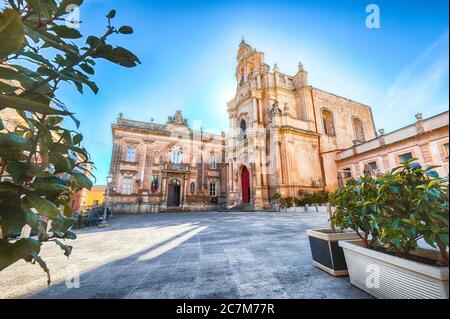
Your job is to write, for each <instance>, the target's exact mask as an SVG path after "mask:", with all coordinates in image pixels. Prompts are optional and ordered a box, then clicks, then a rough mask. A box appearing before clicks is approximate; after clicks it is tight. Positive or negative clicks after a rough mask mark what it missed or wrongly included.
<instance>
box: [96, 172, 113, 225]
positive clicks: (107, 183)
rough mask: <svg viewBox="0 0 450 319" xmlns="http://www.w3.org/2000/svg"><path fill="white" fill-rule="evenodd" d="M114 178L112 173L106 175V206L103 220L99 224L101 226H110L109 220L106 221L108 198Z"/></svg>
mask: <svg viewBox="0 0 450 319" xmlns="http://www.w3.org/2000/svg"><path fill="white" fill-rule="evenodd" d="M112 180H113V176H112V175H111V174H109V175H108V177H106V199H105V207H104V209H103V220H102V222H101V223H100V224H99V227H107V226H108V222H107V221H106V216H107V210H108V200H109V185H110V184H111V182H112Z"/></svg>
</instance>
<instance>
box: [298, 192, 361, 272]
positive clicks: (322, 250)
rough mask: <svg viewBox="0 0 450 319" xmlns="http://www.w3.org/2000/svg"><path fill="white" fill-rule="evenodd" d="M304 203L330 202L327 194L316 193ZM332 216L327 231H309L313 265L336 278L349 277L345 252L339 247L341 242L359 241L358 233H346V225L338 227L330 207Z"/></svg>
mask: <svg viewBox="0 0 450 319" xmlns="http://www.w3.org/2000/svg"><path fill="white" fill-rule="evenodd" d="M304 201H305V202H307V203H310V204H323V203H326V202H327V201H328V193H327V192H316V193H313V194H309V195H306V196H305V197H304ZM328 210H329V214H330V227H329V228H325V229H311V230H308V231H307V234H308V237H309V244H310V247H311V254H312V258H313V264H314V265H315V266H317V267H318V268H320V269H322V270H325V271H326V272H328V273H330V274H332V275H334V276H343V275H347V274H348V271H347V264H346V262H345V257H344V252H343V250H342V248H340V247H339V244H338V241H339V240H352V239H357V238H358V234H357V233H356V232H349V231H346V228H347V227H346V226H345V225H343V224H342V225H339V227H336V225H335V224H336V219H335V218H334V216H333V213H332V211H331V207H330V206H328Z"/></svg>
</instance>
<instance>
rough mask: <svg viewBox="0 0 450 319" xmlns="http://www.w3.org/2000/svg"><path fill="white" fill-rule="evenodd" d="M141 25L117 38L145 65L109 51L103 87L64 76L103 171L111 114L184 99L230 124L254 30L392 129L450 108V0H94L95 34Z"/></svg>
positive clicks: (88, 9) (146, 112) (189, 109)
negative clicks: (369, 22) (245, 47)
mask: <svg viewBox="0 0 450 319" xmlns="http://www.w3.org/2000/svg"><path fill="white" fill-rule="evenodd" d="M369 3H376V4H377V5H378V6H379V7H380V17H381V28H380V29H367V28H366V27H365V19H366V16H367V13H366V12H365V7H366V5H367V4H369ZM112 8H114V9H116V10H117V17H116V19H115V20H114V23H115V24H116V25H118V26H120V25H124V24H127V25H131V26H133V28H134V30H135V33H134V34H133V35H131V36H117V38H115V39H114V40H113V41H114V42H115V43H116V44H120V45H123V46H125V47H127V48H129V49H131V50H132V51H133V52H135V53H136V54H137V55H138V56H139V58H140V59H141V61H142V65H140V66H138V67H136V68H134V69H125V68H120V67H118V66H115V65H112V64H109V63H107V62H101V63H99V64H98V67H97V69H96V71H97V72H96V75H95V77H94V79H95V81H96V82H97V84H98V85H99V86H100V92H99V94H98V95H93V94H91V93H85V94H84V95H79V94H78V93H77V92H76V91H75V90H72V89H67V88H63V90H62V92H61V93H60V97H62V99H63V100H64V101H65V102H66V103H67V104H68V105H69V106H71V107H72V109H73V110H74V111H75V112H76V113H77V116H78V118H79V119H80V120H81V122H82V125H81V131H82V132H83V133H84V135H85V137H86V140H85V146H86V147H87V149H88V150H89V151H90V153H91V154H92V157H93V160H94V161H95V163H96V166H97V170H96V172H95V174H96V175H97V177H98V180H97V183H104V182H105V176H106V175H107V174H108V170H109V163H110V154H111V148H112V141H111V128H110V125H111V123H112V122H114V121H115V119H116V117H117V115H118V113H119V112H122V113H123V114H124V116H125V117H126V118H131V119H137V120H144V121H147V120H150V118H154V119H155V121H162V122H165V121H166V119H167V116H168V115H173V113H174V112H175V110H177V109H180V110H182V111H183V113H184V114H185V116H187V118H188V119H189V121H190V123H192V121H193V120H201V121H202V126H203V127H204V128H205V129H208V128H215V129H217V130H226V129H227V127H228V116H227V112H226V102H227V101H228V100H230V99H231V98H232V97H233V94H234V90H235V87H236V83H235V79H234V68H235V64H236V52H237V48H238V44H239V42H240V39H241V37H242V36H244V37H245V39H246V42H247V43H249V44H250V45H252V46H253V47H254V48H256V49H257V50H260V51H263V52H265V57H266V62H267V63H268V64H269V65H271V66H273V63H277V64H278V66H279V68H280V69H281V71H283V72H285V73H287V74H294V73H295V72H296V69H297V65H298V62H299V61H301V62H302V63H303V65H304V67H305V69H306V70H307V71H308V72H309V79H310V84H311V85H313V86H315V87H318V88H320V89H323V90H325V91H329V92H332V93H335V94H338V95H342V96H344V97H347V98H351V99H353V100H356V101H359V102H362V103H365V104H368V105H370V106H372V108H373V113H374V118H375V124H376V127H377V128H378V129H379V128H384V129H385V130H386V131H387V132H388V131H391V130H394V129H396V128H399V127H401V126H403V125H406V124H409V123H411V122H413V121H414V114H416V113H418V112H422V113H423V114H424V116H425V117H427V116H430V115H433V114H436V113H439V112H443V111H445V110H447V109H448V98H449V96H448V84H449V83H448V79H449V75H448V46H449V38H448V23H449V21H448V1H438V0H434V1H398V0H396V1H392V0H391V1H375V0H373V1H358V0H354V1H351V0H314V1H313V0H311V1H282V0H281V1H280V0H279V1H188V0H185V1H170V0H166V1H150V0H145V1H144V0H114V1H113V0H85V4H84V5H83V6H82V7H81V12H80V14H81V20H82V22H83V23H82V26H81V31H82V33H83V34H86V35H87V33H88V32H89V33H91V34H92V33H93V34H100V33H101V32H102V31H103V28H104V25H105V23H104V19H103V17H104V15H105V14H106V13H107V12H108V11H109V10H110V9H112Z"/></svg>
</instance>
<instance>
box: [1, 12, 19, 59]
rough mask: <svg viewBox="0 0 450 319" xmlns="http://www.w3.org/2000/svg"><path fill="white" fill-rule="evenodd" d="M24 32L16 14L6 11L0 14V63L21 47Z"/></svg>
mask: <svg viewBox="0 0 450 319" xmlns="http://www.w3.org/2000/svg"><path fill="white" fill-rule="evenodd" d="M24 40H25V32H24V27H23V24H22V20H21V19H20V15H19V13H18V12H16V11H14V10H12V9H6V10H4V11H3V12H1V13H0V61H1V60H3V59H4V58H5V57H7V56H8V55H9V54H11V53H14V52H16V51H18V50H20V48H21V47H22V45H23V42H24Z"/></svg>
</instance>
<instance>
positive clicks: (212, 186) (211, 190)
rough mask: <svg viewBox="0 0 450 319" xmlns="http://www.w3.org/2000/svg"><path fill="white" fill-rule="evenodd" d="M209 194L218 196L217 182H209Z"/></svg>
mask: <svg viewBox="0 0 450 319" xmlns="http://www.w3.org/2000/svg"><path fill="white" fill-rule="evenodd" d="M209 196H213V197H214V196H216V183H210V184H209Z"/></svg>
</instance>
